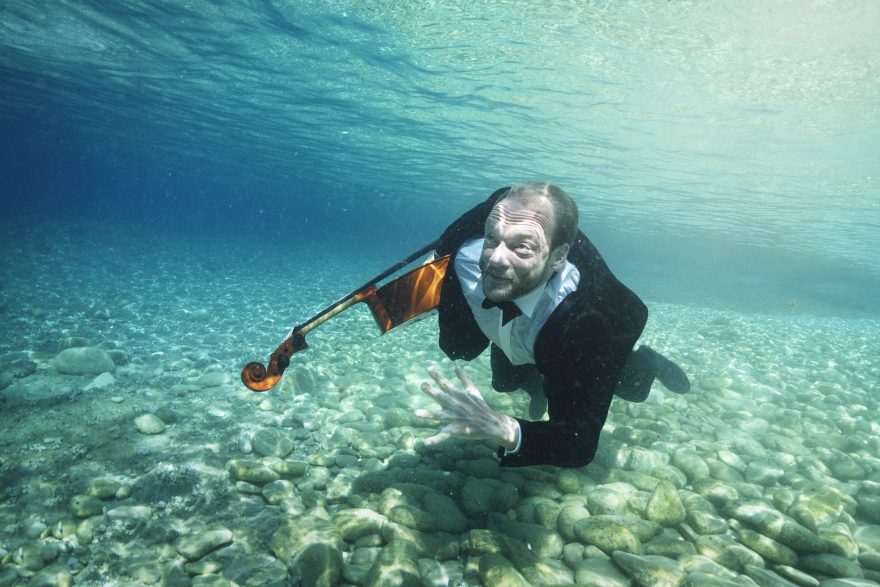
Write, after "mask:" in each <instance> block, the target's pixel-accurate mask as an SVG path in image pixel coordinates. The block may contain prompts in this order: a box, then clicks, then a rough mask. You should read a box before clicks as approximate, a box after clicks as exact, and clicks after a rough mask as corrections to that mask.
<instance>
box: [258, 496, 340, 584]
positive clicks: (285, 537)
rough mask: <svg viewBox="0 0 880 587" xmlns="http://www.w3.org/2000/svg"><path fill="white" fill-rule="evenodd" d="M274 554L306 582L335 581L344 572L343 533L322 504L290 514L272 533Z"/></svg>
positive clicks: (271, 542)
mask: <svg viewBox="0 0 880 587" xmlns="http://www.w3.org/2000/svg"><path fill="white" fill-rule="evenodd" d="M269 546H270V547H271V548H272V552H273V553H274V554H275V556H276V557H277V558H278V559H279V560H280V561H281V562H283V563H284V564H285V565H287V568H289V569H290V570H292V571H294V572H296V573H298V574H299V575H300V576H301V577H302V580H303V583H304V584H305V585H327V586H331V585H336V584H338V583H339V580H340V578H341V576H342V566H343V565H342V546H343V542H342V536H341V535H340V533H339V530H338V529H337V528H336V526H335V525H334V524H333V522H331V521H330V520H329V519H327V513H326V512H325V511H324V510H323V509H321V508H315V509H311V510H309V511H307V512H305V513H303V514H302V515H300V516H294V517H290V518H288V519H287V520H286V521H285V523H284V524H282V525H281V527H280V528H278V530H276V531H275V533H274V534H273V535H272V539H271V540H270V541H269Z"/></svg>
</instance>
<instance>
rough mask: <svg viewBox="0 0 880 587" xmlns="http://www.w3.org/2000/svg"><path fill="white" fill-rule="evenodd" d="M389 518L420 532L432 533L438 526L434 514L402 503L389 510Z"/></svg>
mask: <svg viewBox="0 0 880 587" xmlns="http://www.w3.org/2000/svg"><path fill="white" fill-rule="evenodd" d="M388 519H389V520H391V521H392V522H395V523H397V524H401V525H403V526H406V527H407V528H412V529H413V530H418V531H419V532H429V533H430V532H434V531H435V530H436V528H437V520H436V519H435V518H434V516H433V515H431V514H430V513H428V512H425V511H423V510H420V509H419V508H416V507H413V506H411V505H406V504H400V505H397V506H394V507H393V508H391V510H390V511H389V512H388Z"/></svg>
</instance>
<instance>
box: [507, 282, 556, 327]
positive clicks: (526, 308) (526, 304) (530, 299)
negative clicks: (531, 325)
mask: <svg viewBox="0 0 880 587" xmlns="http://www.w3.org/2000/svg"><path fill="white" fill-rule="evenodd" d="M548 282H549V280H548V281H545V282H544V283H542V284H541V285H539V286H538V287H536V288H535V289H533V290H532V291H530V292H529V293H527V294H525V295H522V296H520V297H518V298H516V299H515V300H513V303H514V304H516V306H517V307H518V308H519V309H520V310H522V312H523V314H525V315H526V316H528V317H529V318H531V317H532V313H534V311H535V306H537V305H538V302H539V301H540V300H541V296H542V295H544V288H545V287H547V283H548Z"/></svg>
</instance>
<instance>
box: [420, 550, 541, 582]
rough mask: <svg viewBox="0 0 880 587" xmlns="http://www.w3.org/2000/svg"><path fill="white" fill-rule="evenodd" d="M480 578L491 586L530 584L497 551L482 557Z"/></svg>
mask: <svg viewBox="0 0 880 587" xmlns="http://www.w3.org/2000/svg"><path fill="white" fill-rule="evenodd" d="M480 579H482V581H483V584H484V585H488V586H491V587H501V586H504V587H529V585H530V583H529V582H528V581H527V580H526V578H525V577H523V576H522V575H521V574H520V573H519V571H517V570H516V567H514V566H513V563H511V562H510V561H509V560H507V559H506V558H504V557H503V556H501V555H500V554H495V553H489V554H484V555H483V556H481V557H480ZM419 584H420V583H419Z"/></svg>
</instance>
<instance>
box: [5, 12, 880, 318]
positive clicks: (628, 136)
mask: <svg viewBox="0 0 880 587" xmlns="http://www.w3.org/2000/svg"><path fill="white" fill-rule="evenodd" d="M877 10H878V9H877V7H876V6H875V5H874V4H873V3H871V2H855V3H851V4H849V5H847V6H846V7H844V8H839V9H838V8H835V7H830V6H824V5H819V4H817V5H814V6H810V7H809V9H804V10H800V9H795V8H794V7H788V6H779V7H777V8H776V9H774V10H765V9H764V7H763V4H762V3H742V4H737V5H727V4H720V5H717V6H691V5H677V4H672V5H670V4H667V3H653V2H630V3H615V4H613V5H608V6H604V5H601V4H591V3H579V4H577V5H568V4H555V5H546V6H545V5H542V6H540V7H538V6H535V7H532V8H529V9H528V10H526V11H522V10H519V9H515V8H514V7H508V6H503V5H491V6H476V7H475V6H471V5H470V4H468V3H462V4H460V5H458V4H449V5H444V6H436V5H433V4H432V5H424V6H420V5H418V4H410V3H407V4H406V5H405V6H399V5H398V4H397V3H374V4H369V5H362V4H361V3H356V2H355V3H345V2H340V3H332V4H326V3H308V2H306V3H287V2H272V1H268V2H256V1H253V2H236V3H223V2H220V3H212V2H193V3H185V4H180V5H178V4H174V5H161V4H155V3H152V2H145V1H142V2H133V3H125V4H124V5H106V4H105V3H98V2H85V1H83V2H75V3H70V4H66V5H57V4H55V3H52V2H41V1H38V2H6V3H4V5H3V8H2V13H0V14H2V21H0V82H2V83H0V103H2V110H0V182H2V197H3V208H4V217H5V218H8V219H10V220H11V221H12V222H25V223H34V222H40V221H41V219H45V218H52V219H56V220H60V221H62V222H67V223H71V224H75V223H76V222H78V221H80V220H88V221H95V222H108V223H112V224H123V225H126V224H130V225H138V226H142V227H148V228H149V229H150V230H154V231H156V233H157V234H173V235H177V236H178V237H183V238H201V237H207V238H214V237H217V238H220V239H227V240H228V242H232V240H234V239H237V238H240V239H243V240H247V241H250V242H256V243H263V244H264V245H265V257H266V258H265V260H264V261H262V263H264V264H265V266H271V265H273V264H275V263H279V262H281V263H283V258H284V256H285V251H289V250H291V248H292V247H306V246H317V247H319V248H322V249H324V250H326V251H327V252H328V254H329V253H330V252H334V253H340V254H345V253H346V252H347V251H350V250H352V248H356V249H357V250H358V251H359V253H365V252H370V253H375V254H376V256H375V257H373V256H370V255H367V256H366V257H365V263H369V264H370V268H369V269H366V268H365V271H364V274H365V275H367V274H371V273H377V272H378V271H379V270H381V269H382V268H384V267H385V266H387V265H389V264H390V263H391V262H393V261H394V260H396V259H397V258H399V257H401V256H403V255H405V254H406V253H408V252H409V251H410V250H412V249H415V248H417V247H419V246H420V245H421V244H423V243H425V242H429V241H431V240H433V239H434V238H435V237H436V236H437V234H438V233H439V231H441V230H442V229H443V227H445V226H446V224H447V223H448V222H449V221H451V220H452V219H454V218H455V217H456V216H458V215H459V214H460V213H461V212H463V211H464V210H466V209H468V208H469V207H470V206H471V205H473V204H474V203H476V202H478V201H480V200H481V199H483V198H484V197H485V196H486V195H487V194H488V193H490V192H491V191H492V190H494V189H495V188H497V187H499V186H501V185H507V184H510V183H513V182H517V181H523V180H532V179H549V180H552V181H556V182H558V183H559V184H560V185H562V186H563V187H565V188H566V189H567V190H568V191H570V192H571V193H572V194H573V195H574V197H575V198H576V200H577V201H578V202H579V204H580V207H581V209H582V217H583V221H582V228H584V229H585V230H586V231H587V232H588V233H589V234H590V236H591V237H593V239H594V240H595V241H596V242H597V243H598V244H599V245H600V248H601V249H602V250H603V252H604V253H605V254H606V256H607V257H609V260H610V261H612V266H613V267H615V269H616V270H617V271H618V273H620V274H621V276H622V277H624V278H625V279H626V280H627V282H629V283H633V284H634V285H635V286H637V288H638V289H639V290H640V291H641V292H642V294H643V295H645V296H646V297H649V298H655V299H662V300H667V301H673V302H683V303H703V304H706V303H712V304H721V305H722V306H724V305H727V306H736V307H738V308H740V309H753V310H760V311H783V312H784V311H788V309H789V307H790V305H791V304H790V302H791V300H797V301H798V302H799V305H798V307H799V308H801V309H802V310H811V311H822V312H837V311H840V312H844V313H847V312H851V311H856V312H857V313H869V314H873V313H876V312H877V311H878V305H877V304H878V302H877V300H878V299H880V296H877V295H876V293H877V292H878V291H880V260H878V256H877V253H876V251H877V250H880V242H878V241H877V237H876V234H880V211H878V208H877V199H878V198H877V196H878V185H877V178H876V173H875V171H876V161H877V160H878V154H880V121H878V118H877V113H876V108H875V107H874V106H873V98H874V97H876V95H877V93H878V90H880V80H878V76H877V74H876V72H877V71H878V62H877V60H878V57H877V55H878V54H880V52H878V51H876V49H877V41H876V35H875V34H872V32H871V31H872V30H873V29H872V28H871V26H870V23H872V22H873V23H876V22H877V21H878V18H880V16H878V12H877ZM273 256H274V258H273ZM279 258H280V259H281V260H280V261H279V260H278V259H279ZM719 286H720V287H719ZM342 288H343V289H344V288H345V285H344V284H343V286H342Z"/></svg>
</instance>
